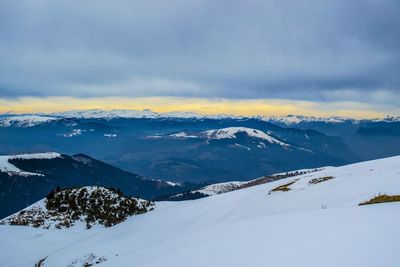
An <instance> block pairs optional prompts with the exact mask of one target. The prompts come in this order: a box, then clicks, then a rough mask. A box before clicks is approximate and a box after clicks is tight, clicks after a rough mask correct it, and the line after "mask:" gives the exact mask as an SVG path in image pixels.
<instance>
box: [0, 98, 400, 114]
mask: <svg viewBox="0 0 400 267" xmlns="http://www.w3.org/2000/svg"><path fill="white" fill-rule="evenodd" d="M85 109H105V110H111V109H132V110H143V109H151V110H153V111H155V112H172V111H190V112H196V113H199V114H205V115H210V114H232V115H243V116H253V115H261V116H283V115H288V114H301V115H307V116H319V117H326V116H345V117H354V118H377V117H383V116H386V115H388V113H390V112H386V113H385V112H382V111H379V110H378V109H374V107H373V106H371V105H367V104H361V103H355V102H327V103H318V102H311V101H296V100H286V99H246V100H243V99H239V100H234V99H208V98H179V97H141V98H122V97H103V98H71V97H45V98H33V97H22V98H15V99H0V113H7V112H10V113H18V114H19V113H40V112H41V113H51V112H60V111H67V110H85ZM395 112H399V111H398V110H396V111H395Z"/></svg>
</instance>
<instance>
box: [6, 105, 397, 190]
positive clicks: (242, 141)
mask: <svg viewBox="0 0 400 267" xmlns="http://www.w3.org/2000/svg"><path fill="white" fill-rule="evenodd" d="M281 119H282V120H281ZM286 119H288V120H289V121H288V120H286ZM289 122H290V123H289ZM0 126H2V127H0V138H1V139H2V140H4V141H3V142H0V154H6V155H8V154H20V153H26V152H42V151H59V152H61V153H63V154H78V153H83V154H87V155H91V156H93V157H95V158H97V159H100V160H102V161H105V162H107V163H109V164H112V165H115V166H117V167H119V168H122V169H125V170H128V171H130V172H133V173H139V174H141V175H143V176H147V177H151V178H154V179H161V180H168V181H169V180H172V181H175V182H181V181H191V182H196V183H197V182H210V181H212V182H226V181H231V180H245V179H254V178H257V177H260V176H262V175H270V174H274V173H278V172H284V171H289V170H293V169H301V168H317V167H321V166H325V165H333V166H340V165H343V164H348V163H353V162H358V161H361V160H368V159H375V158H381V157H388V156H394V155H398V154H399V153H400V121H396V119H395V118H384V119H382V120H353V119H346V118H340V117H333V118H328V119H327V118H314V117H305V116H287V117H286V118H285V117H281V118H280V119H278V118H275V119H271V118H268V117H260V116H257V117H252V118H249V117H236V116H227V115H218V116H217V115H215V116H202V115H198V114H193V113H187V112H186V113H185V112H183V113H182V112H175V113H171V112H170V113H156V112H153V111H150V110H144V111H134V110H111V111H106V110H84V111H68V112H62V113H52V114H31V115H12V114H4V115H0ZM376 144H379V146H377V145H376ZM110 147H112V148H113V149H109V148H110Z"/></svg>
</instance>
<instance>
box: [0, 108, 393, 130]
mask: <svg viewBox="0 0 400 267" xmlns="http://www.w3.org/2000/svg"><path fill="white" fill-rule="evenodd" d="M63 118H64V119H65V118H69V119H105V120H113V119H121V118H123V119H141V118H147V119H162V118H180V119H216V120H219V119H235V120H240V119H259V120H263V121H268V122H272V123H277V124H285V125H295V124H300V123H311V122H323V123H345V122H350V123H359V122H362V121H374V122H381V121H386V122H393V121H400V117H394V116H387V117H384V118H376V119H371V120H363V119H353V118H346V117H339V116H332V117H314V116H304V115H287V116H259V115H258V116H237V115H227V114H217V115H201V114H197V113H194V112H164V113H158V112H154V111H152V110H148V109H145V110H125V109H114V110H102V109H89V110H72V111H64V112H55V113H38V114H3V115H0V126H1V127H10V126H14V127H33V126H36V125H39V124H45V123H48V122H51V121H56V120H60V119H63Z"/></svg>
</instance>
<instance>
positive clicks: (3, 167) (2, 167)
mask: <svg viewBox="0 0 400 267" xmlns="http://www.w3.org/2000/svg"><path fill="white" fill-rule="evenodd" d="M57 157H61V155H60V154H59V153H55V152H46V153H33V154H20V155H2V156H0V171H2V172H7V173H9V174H17V175H20V176H30V175H39V176H42V174H40V173H33V172H25V171H23V170H21V169H19V168H17V167H16V166H15V165H13V164H11V163H10V162H9V160H10V159H53V158H57Z"/></svg>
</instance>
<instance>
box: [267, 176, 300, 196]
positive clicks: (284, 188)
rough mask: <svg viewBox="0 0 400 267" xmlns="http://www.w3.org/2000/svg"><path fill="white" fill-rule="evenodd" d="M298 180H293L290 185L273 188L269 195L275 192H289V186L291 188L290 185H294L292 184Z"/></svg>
mask: <svg viewBox="0 0 400 267" xmlns="http://www.w3.org/2000/svg"><path fill="white" fill-rule="evenodd" d="M298 180H299V179H296V180H294V181H292V182H290V183H287V184H283V185H280V186H278V187H275V188H274V189H272V190H271V191H269V193H272V192H277V191H282V192H287V191H289V190H291V189H290V188H289V186H291V185H292V184H294V183H295V182H297V181H298Z"/></svg>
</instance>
